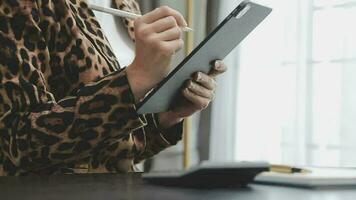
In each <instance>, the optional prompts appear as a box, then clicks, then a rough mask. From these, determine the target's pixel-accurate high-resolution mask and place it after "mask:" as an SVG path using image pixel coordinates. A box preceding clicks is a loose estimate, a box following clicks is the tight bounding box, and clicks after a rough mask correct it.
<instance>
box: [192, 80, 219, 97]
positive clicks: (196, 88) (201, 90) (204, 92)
mask: <svg viewBox="0 0 356 200" xmlns="http://www.w3.org/2000/svg"><path fill="white" fill-rule="evenodd" d="M187 88H188V89H189V90H190V91H191V92H193V93H194V94H196V95H198V96H201V97H204V98H208V99H210V100H211V99H213V98H214V90H208V89H207V88H205V87H203V86H201V85H199V84H198V83H195V82H194V81H192V80H190V81H188V84H187Z"/></svg>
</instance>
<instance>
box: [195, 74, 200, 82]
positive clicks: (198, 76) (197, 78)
mask: <svg viewBox="0 0 356 200" xmlns="http://www.w3.org/2000/svg"><path fill="white" fill-rule="evenodd" d="M195 80H196V81H197V82H200V80H201V74H200V72H198V73H197V77H196V78H195Z"/></svg>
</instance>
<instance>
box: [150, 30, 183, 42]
mask: <svg viewBox="0 0 356 200" xmlns="http://www.w3.org/2000/svg"><path fill="white" fill-rule="evenodd" d="M156 37H158V38H159V39H160V40H163V41H172V40H178V39H181V38H182V31H181V30H180V28H178V27H174V28H171V29H169V30H166V31H164V32H161V33H158V34H157V35H156Z"/></svg>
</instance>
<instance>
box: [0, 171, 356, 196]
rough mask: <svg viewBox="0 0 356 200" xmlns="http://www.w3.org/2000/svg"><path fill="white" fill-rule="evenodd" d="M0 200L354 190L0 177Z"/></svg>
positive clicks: (343, 192) (106, 177)
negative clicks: (200, 186) (198, 186)
mask: <svg viewBox="0 0 356 200" xmlns="http://www.w3.org/2000/svg"><path fill="white" fill-rule="evenodd" d="M0 199H1V200H7V199H11V200H17V199H19V200H24V199H31V200H32V199H33V200H40V199H46V200H47V199H60V200H63V199H66V200H67V199H75V200H79V199H105V200H111V199H115V200H140V199H148V200H151V199H152V200H160V199H164V200H167V199H168V200H197V199H199V200H200V199H202V200H213V199H214V200H219V199H221V200H232V199H239V200H241V199H244V200H261V199H263V200H270V199H271V200H272V199H273V200H279V199H281V200H285V199H288V200H294V199H295V200H300V199H303V200H309V199H310V200H319V199H320V200H323V199H325V200H355V199H356V188H355V189H330V190H308V189H298V188H289V187H277V186H263V185H250V186H249V187H248V188H245V189H238V188H228V189H214V190H211V189H210V190H199V189H184V188H172V187H161V186H154V185H150V184H148V183H146V182H144V181H143V180H142V179H141V178H140V174H131V175H114V174H96V175H93V174H91V175H75V176H70V175H68V176H52V177H0Z"/></svg>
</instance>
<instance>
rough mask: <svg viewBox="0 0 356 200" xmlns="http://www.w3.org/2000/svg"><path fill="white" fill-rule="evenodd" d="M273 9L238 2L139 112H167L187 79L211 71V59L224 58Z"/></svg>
mask: <svg viewBox="0 0 356 200" xmlns="http://www.w3.org/2000/svg"><path fill="white" fill-rule="evenodd" d="M271 11H272V9H270V8H268V7H264V6H261V5H258V4H255V3H251V2H243V3H242V4H240V5H239V7H237V8H236V9H235V10H234V11H233V12H232V13H231V14H230V15H229V16H228V17H227V18H226V19H225V20H224V21H223V22H222V23H221V24H220V25H219V26H218V27H217V28H216V29H215V30H214V31H213V32H212V33H211V34H210V35H209V36H208V37H207V38H206V39H205V40H204V41H203V42H202V43H201V44H200V45H199V46H198V47H197V48H196V49H195V50H194V51H193V52H192V53H191V54H190V55H189V56H188V57H186V58H185V59H184V60H183V61H182V62H181V63H180V64H179V65H178V66H177V67H176V68H175V69H174V70H173V71H172V72H171V73H170V74H169V75H168V77H167V78H166V79H164V80H163V81H162V82H161V83H160V85H159V86H158V87H157V88H156V89H155V90H153V91H152V92H151V93H150V94H149V95H148V96H147V97H145V99H144V100H143V101H142V102H141V103H140V104H139V105H138V109H137V112H138V113H139V114H146V113H160V112H164V111H168V110H169V109H170V108H171V107H172V106H173V104H174V103H175V102H177V98H179V95H180V93H181V87H182V86H183V84H184V82H185V81H186V80H188V79H189V78H190V77H192V75H193V74H194V73H196V72H198V71H200V72H204V73H208V72H209V71H210V70H211V62H212V61H214V60H222V59H224V58H225V57H226V56H227V55H228V54H229V53H230V52H231V51H232V50H233V49H234V48H235V47H236V46H237V45H238V44H239V43H240V42H241V41H242V40H243V39H244V38H245V37H246V36H247V35H248V34H249V33H250V32H252V31H253V30H254V29H255V28H256V27H257V26H258V24H260V23H261V22H262V21H263V20H264V19H265V18H266V17H267V16H268V15H269V13H270V12H271Z"/></svg>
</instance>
